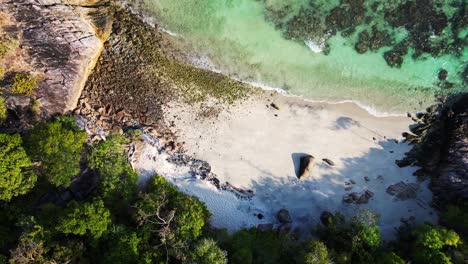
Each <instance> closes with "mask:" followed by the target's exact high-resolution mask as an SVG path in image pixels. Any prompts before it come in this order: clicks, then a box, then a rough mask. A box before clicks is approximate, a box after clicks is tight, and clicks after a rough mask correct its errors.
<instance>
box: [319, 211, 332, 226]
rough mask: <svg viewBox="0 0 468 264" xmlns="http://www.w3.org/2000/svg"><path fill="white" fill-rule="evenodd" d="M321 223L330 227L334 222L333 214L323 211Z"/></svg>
mask: <svg viewBox="0 0 468 264" xmlns="http://www.w3.org/2000/svg"><path fill="white" fill-rule="evenodd" d="M320 222H321V223H322V225H324V226H329V225H330V224H331V223H332V222H333V214H332V213H330V212H328V211H323V212H322V214H321V215H320Z"/></svg>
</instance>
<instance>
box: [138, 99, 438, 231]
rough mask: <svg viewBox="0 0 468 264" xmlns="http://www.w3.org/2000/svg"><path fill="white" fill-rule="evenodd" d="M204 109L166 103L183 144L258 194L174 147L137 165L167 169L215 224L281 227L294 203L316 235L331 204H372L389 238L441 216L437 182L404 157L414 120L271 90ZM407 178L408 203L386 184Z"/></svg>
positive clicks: (300, 223)
mask: <svg viewBox="0 0 468 264" xmlns="http://www.w3.org/2000/svg"><path fill="white" fill-rule="evenodd" d="M270 103H274V104H275V105H276V106H277V107H278V108H279V110H276V109H275V108H273V107H272V106H271V105H270ZM205 107H206V105H205ZM196 109H197V108H196V107H195V108H194V106H190V107H189V106H187V105H184V104H183V103H178V104H174V105H171V106H170V107H167V108H166V109H165V110H164V111H165V116H166V118H167V123H168V124H173V126H172V128H173V131H174V133H175V135H176V137H177V138H178V141H180V142H184V146H185V149H186V150H187V151H185V152H184V153H185V154H184V155H189V156H190V157H191V158H193V159H195V160H198V161H204V162H206V163H207V164H208V166H209V168H210V172H211V173H213V175H214V176H215V177H216V178H217V180H218V181H219V184H221V185H223V184H225V183H228V184H229V186H233V187H234V189H239V190H245V191H250V192H251V193H252V196H251V197H247V199H246V198H245V197H240V196H239V195H236V192H235V191H232V190H227V191H226V190H225V189H223V188H216V185H215V184H213V183H210V181H207V180H206V179H205V180H202V179H201V178H200V177H197V176H194V174H193V173H191V172H190V166H192V165H193V164H192V163H191V162H188V163H187V164H188V165H187V164H177V163H173V162H172V163H171V161H170V160H171V159H170V158H169V157H170V156H171V155H174V154H168V153H166V152H164V151H162V152H161V151H156V150H155V149H154V147H153V148H152V147H149V146H147V147H146V148H145V149H144V150H143V154H142V156H141V158H140V159H139V160H138V161H137V165H136V169H137V171H139V172H140V175H142V177H147V176H148V175H151V174H155V173H157V174H160V175H161V176H163V177H165V178H166V179H167V180H168V181H170V182H171V183H173V184H174V185H176V186H177V187H178V188H179V189H181V190H182V191H183V192H185V193H187V194H190V195H194V196H197V197H198V198H199V199H200V200H201V201H203V202H204V203H205V204H206V205H207V207H208V208H209V209H210V211H211V212H212V214H213V216H212V224H213V225H214V226H215V227H218V228H227V229H228V230H229V231H235V230H238V229H240V228H245V227H253V226H258V225H263V224H268V225H269V224H273V226H277V225H278V223H277V222H276V216H275V214H276V212H277V211H278V210H279V209H282V208H285V209H287V210H289V212H290V213H291V216H292V217H293V226H292V228H293V229H294V230H295V231H293V232H295V233H302V234H309V233H310V231H311V230H312V229H313V227H314V226H315V225H316V224H318V223H319V222H320V220H319V217H320V214H321V213H322V212H323V211H331V212H334V211H340V212H342V213H343V214H345V215H346V216H352V215H354V214H355V213H356V212H357V211H361V210H371V211H373V212H375V213H377V214H379V215H380V217H381V218H380V222H379V226H381V228H382V233H383V237H384V238H385V240H392V239H393V238H394V231H395V229H396V228H398V227H399V226H400V225H401V224H402V223H403V222H405V221H415V222H417V223H421V222H425V221H429V222H436V221H437V213H436V211H435V209H433V208H432V207H431V206H430V204H431V201H432V193H431V192H430V190H429V189H428V181H424V182H421V183H419V182H418V181H417V178H416V177H414V176H412V173H413V172H414V171H415V170H416V169H417V168H416V167H408V168H399V167H398V166H397V165H396V164H395V160H396V159H400V158H403V157H404V153H405V152H407V151H408V150H409V149H410V146H409V145H408V144H406V143H403V142H402V139H403V137H402V136H401V132H402V131H404V130H405V129H406V128H407V126H408V125H409V124H410V123H411V120H410V119H409V118H407V117H405V118H403V117H375V116H372V115H370V114H369V113H368V112H366V111H365V110H364V109H362V108H360V107H358V106H357V105H356V104H352V103H342V104H335V105H333V104H328V103H311V102H307V101H304V100H302V99H301V98H292V97H286V96H283V95H282V94H278V93H269V92H266V91H263V92H261V93H258V94H254V95H251V96H250V97H249V98H247V99H246V100H245V101H243V102H238V103H236V104H234V105H229V106H225V107H224V108H222V109H221V110H220V112H219V113H218V114H217V115H215V116H205V115H204V112H203V109H202V108H200V109H198V110H199V111H196ZM171 117H172V118H171ZM334 126H336V127H334ZM288 131H289V132H288ZM306 153H307V154H311V155H313V156H315V157H316V165H315V167H314V168H313V170H312V174H311V176H310V177H309V178H306V179H304V180H299V179H298V178H297V177H296V175H295V172H294V171H295V170H296V169H297V162H298V156H297V155H296V154H306ZM322 158H329V159H331V160H333V162H334V163H335V165H334V166H329V165H327V164H325V163H324V162H323V161H322ZM190 164H192V165H190ZM145 175H146V176H145ZM365 178H367V179H368V180H364V179H365ZM351 182H354V184H353V183H351ZM400 182H403V183H404V184H403V185H405V186H413V187H414V188H415V189H414V190H413V192H412V194H411V196H412V198H408V199H406V198H404V200H400V199H399V198H396V196H393V195H391V194H389V193H388V191H386V190H387V189H388V188H390V186H392V185H397V184H398V183H400ZM366 191H370V192H371V193H372V197H368V199H367V201H366V202H365V203H362V204H361V203H356V202H352V203H347V202H345V201H344V200H345V197H346V196H349V195H353V193H356V195H361V194H362V193H364V192H366ZM258 215H261V216H262V218H261V219H259V217H258Z"/></svg>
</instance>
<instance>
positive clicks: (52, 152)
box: [26, 117, 86, 187]
mask: <svg viewBox="0 0 468 264" xmlns="http://www.w3.org/2000/svg"><path fill="white" fill-rule="evenodd" d="M85 141H86V133H85V132H84V131H81V130H79V128H78V127H77V126H76V124H75V122H74V120H73V118H71V117H67V118H60V119H58V120H57V121H54V122H51V123H40V124H38V125H36V126H35V127H34V128H33V129H32V130H31V131H30V132H29V134H28V136H27V140H26V150H27V152H28V154H29V156H30V157H31V158H32V159H33V160H34V161H40V162H41V169H42V172H43V174H44V176H45V177H46V178H47V179H48V181H49V182H50V183H52V184H53V185H55V186H65V187H67V186H69V185H70V182H71V179H72V178H73V177H74V176H76V175H77V174H78V172H79V171H80V160H81V150H82V148H83V144H84V143H85Z"/></svg>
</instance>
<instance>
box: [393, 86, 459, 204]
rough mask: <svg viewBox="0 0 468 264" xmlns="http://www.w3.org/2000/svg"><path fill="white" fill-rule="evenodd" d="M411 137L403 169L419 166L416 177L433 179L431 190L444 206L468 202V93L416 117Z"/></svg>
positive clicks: (450, 98) (399, 161)
mask: <svg viewBox="0 0 468 264" xmlns="http://www.w3.org/2000/svg"><path fill="white" fill-rule="evenodd" d="M416 117H417V122H418V123H417V124H416V125H415V126H413V127H411V133H407V134H405V136H406V141H408V142H410V143H411V144H413V145H414V146H413V148H412V149H411V151H409V152H408V153H407V154H406V157H405V158H404V159H402V160H398V161H397V162H396V163H397V165H398V166H400V167H404V166H409V165H417V166H420V167H421V169H419V170H417V171H416V172H415V175H417V176H431V186H430V187H431V189H432V191H433V193H434V196H435V199H436V200H439V201H441V202H450V201H456V200H458V199H467V198H468V93H462V94H457V95H453V96H450V97H448V98H447V99H445V100H444V101H443V102H441V103H440V104H438V105H435V106H433V107H430V108H428V109H427V112H426V113H420V114H418V115H417V116H416Z"/></svg>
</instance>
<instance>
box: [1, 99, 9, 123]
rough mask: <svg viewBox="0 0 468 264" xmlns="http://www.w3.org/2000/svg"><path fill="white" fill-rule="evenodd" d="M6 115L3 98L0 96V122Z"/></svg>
mask: <svg viewBox="0 0 468 264" xmlns="http://www.w3.org/2000/svg"><path fill="white" fill-rule="evenodd" d="M7 117H8V109H7V108H6V105H5V99H4V98H2V97H0V124H1V123H3V122H4V121H5V120H6V119H7Z"/></svg>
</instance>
